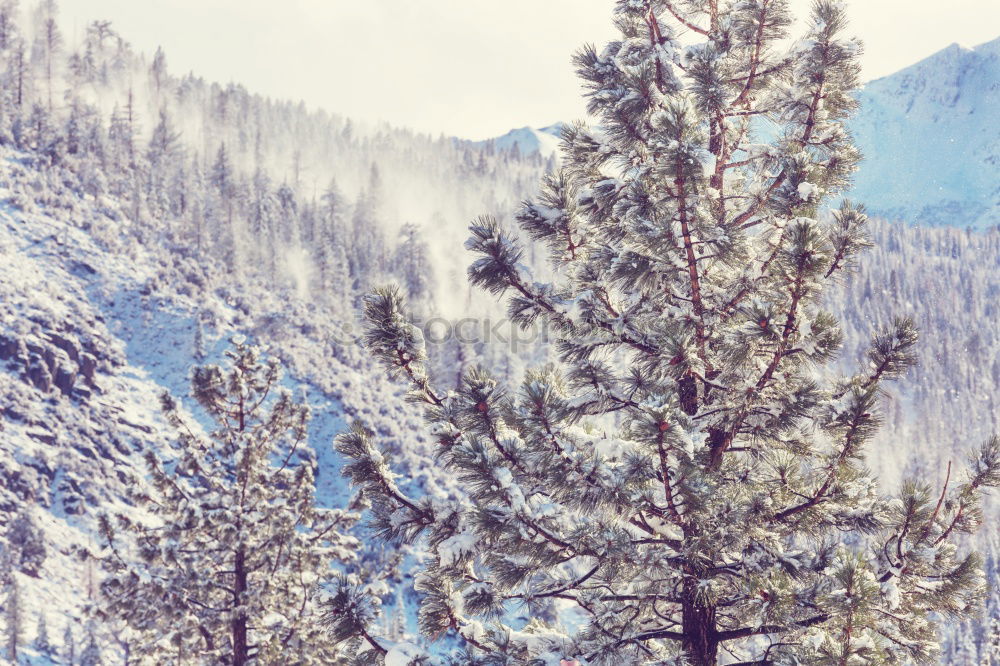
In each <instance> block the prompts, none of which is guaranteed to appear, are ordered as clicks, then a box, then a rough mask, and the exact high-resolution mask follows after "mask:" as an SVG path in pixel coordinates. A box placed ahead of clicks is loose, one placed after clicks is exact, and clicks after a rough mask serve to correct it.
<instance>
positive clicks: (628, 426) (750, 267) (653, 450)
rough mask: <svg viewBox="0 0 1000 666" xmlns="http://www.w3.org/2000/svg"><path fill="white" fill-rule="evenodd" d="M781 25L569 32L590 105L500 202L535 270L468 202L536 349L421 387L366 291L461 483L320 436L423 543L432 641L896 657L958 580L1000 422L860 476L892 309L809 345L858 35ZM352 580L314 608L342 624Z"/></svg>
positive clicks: (675, 5) (834, 243) (777, 7)
mask: <svg viewBox="0 0 1000 666" xmlns="http://www.w3.org/2000/svg"><path fill="white" fill-rule="evenodd" d="M791 23H792V16H791V15H790V13H789V8H788V3H787V2H785V1H784V0H738V1H722V2H720V1H719V0H685V1H683V2H668V1H667V0H619V2H618V3H617V6H616V11H615V24H616V26H617V27H618V28H619V29H620V31H621V38H620V39H619V40H617V41H614V42H612V43H610V44H609V45H608V46H607V47H606V48H605V49H604V50H603V51H600V52H598V51H596V50H595V49H594V48H592V47H586V48H584V49H583V50H582V52H581V53H580V54H579V55H578V56H577V58H576V64H577V67H578V71H579V73H580V75H581V76H582V77H583V79H584V80H585V82H586V85H587V86H588V88H589V93H588V97H589V110H590V112H591V113H592V114H594V115H595V116H596V117H597V118H598V119H599V122H600V128H599V129H589V128H587V127H585V126H583V125H582V124H578V125H576V126H573V127H570V128H568V129H567V130H566V131H565V133H564V135H563V155H564V165H563V167H562V169H561V170H560V171H559V172H557V173H554V174H552V175H550V176H549V177H547V178H546V179H545V182H544V183H543V188H542V192H541V194H540V196H539V198H538V200H537V201H532V202H528V203H526V205H525V206H524V208H523V212H522V213H521V214H520V216H519V222H520V224H521V227H522V229H523V230H524V232H525V233H526V234H527V235H528V236H530V237H532V238H533V239H535V240H536V241H541V242H543V243H545V244H546V245H547V246H548V247H549V249H550V250H551V255H552V263H553V268H554V271H555V274H556V276H557V279H556V281H555V282H553V283H551V284H538V283H536V282H535V281H534V280H533V279H532V277H530V276H529V275H528V274H527V270H526V269H525V268H524V267H523V265H522V263H521V261H520V258H521V256H522V254H523V253H524V249H523V248H522V245H521V244H520V242H519V241H518V240H517V238H516V237H515V236H514V235H512V234H511V233H509V232H507V231H505V230H504V229H502V228H501V226H500V225H499V224H498V223H497V222H495V221H493V220H492V219H482V220H480V221H478V222H476V223H475V224H474V225H473V227H472V238H471V239H470V241H469V243H468V247H469V248H470V249H471V250H473V251H474V252H476V253H478V254H479V255H480V258H479V259H478V260H476V261H475V263H474V264H473V265H472V266H471V268H470V269H469V275H470V279H471V281H472V282H473V283H474V284H476V285H479V286H481V287H484V288H485V289H486V290H487V291H489V292H490V293H493V294H504V293H506V294H509V312H510V316H511V318H512V319H513V320H514V321H516V322H518V323H519V324H521V325H523V326H526V327H527V326H531V325H533V324H536V323H539V322H545V323H546V324H547V325H548V329H549V331H550V332H551V334H552V335H553V337H554V339H553V340H552V341H551V342H552V344H553V345H555V347H556V348H557V349H558V351H559V354H560V357H561V362H560V363H558V364H556V365H553V366H547V367H542V368H538V369H536V370H534V371H531V372H529V373H527V375H526V377H525V379H524V382H523V384H522V385H521V386H520V387H514V388H510V387H507V386H505V385H503V384H501V383H499V382H498V381H497V380H496V379H495V378H494V377H493V376H491V374H490V373H489V372H488V371H487V370H484V369H478V370H474V371H472V372H470V373H468V374H467V375H466V376H465V377H464V379H463V383H462V385H461V387H460V388H459V390H458V391H456V392H443V391H440V390H438V389H437V388H436V387H435V386H433V384H432V381H431V378H430V377H429V376H428V373H427V372H426V369H425V350H424V347H423V340H422V337H421V335H420V331H419V330H418V329H417V328H416V327H414V326H413V325H412V324H410V323H409V322H408V321H407V319H406V315H405V312H404V303H403V302H402V298H401V297H400V295H399V292H398V290H395V289H391V288H390V289H383V290H380V291H378V292H376V293H375V294H374V295H373V296H371V297H369V298H368V300H367V302H366V317H367V321H368V329H367V344H368V346H369V348H370V349H371V350H372V352H373V353H374V354H376V355H377V356H378V357H380V358H381V359H382V360H383V361H384V362H385V363H386V365H387V366H388V368H389V369H390V371H391V372H392V373H394V374H396V375H400V376H403V377H404V378H405V379H407V380H408V381H409V383H410V384H411V387H412V397H413V399H414V400H415V401H417V402H420V403H423V404H424V405H425V406H426V408H427V416H428V420H429V422H430V423H431V424H432V426H433V427H434V429H435V432H436V436H437V439H438V441H439V443H440V447H441V459H442V461H443V463H444V464H445V465H447V466H448V468H450V469H451V470H452V471H453V472H454V473H455V474H456V475H457V476H458V477H459V478H460V479H461V480H462V482H463V483H464V485H465V487H466V488H467V489H468V494H469V497H468V500H467V501H455V502H451V503H447V502H443V501H440V500H432V499H430V498H427V499H422V500H421V499H414V498H410V497H407V496H406V495H405V494H404V492H403V490H402V489H401V488H400V487H399V486H398V485H397V484H396V482H395V480H394V475H393V474H392V472H391V471H390V467H389V464H388V461H387V460H386V458H385V455H384V454H383V452H382V451H381V450H380V449H379V448H377V446H376V443H375V438H374V436H373V434H372V433H371V432H370V431H368V430H367V429H365V428H364V427H363V426H362V425H356V426H355V427H354V428H353V429H352V430H351V431H350V432H349V433H347V434H345V435H343V436H341V437H340V439H339V441H338V445H337V446H338V448H339V450H340V451H341V452H343V453H344V454H346V455H347V456H348V457H349V458H351V459H352V462H351V463H350V464H349V465H347V466H346V467H345V473H347V474H348V475H350V477H351V478H352V480H353V481H354V482H355V483H356V484H358V485H360V486H362V487H363V488H364V489H365V492H366V494H367V495H368V497H369V498H370V500H371V502H372V507H373V512H374V526H375V527H376V528H377V530H378V532H379V533H380V534H381V535H383V536H384V537H387V538H390V539H397V540H402V541H413V540H415V539H417V538H419V537H423V538H424V539H425V541H426V543H427V544H428V546H429V547H430V549H431V550H432V552H433V554H434V557H433V560H432V562H431V564H430V565H429V566H428V567H427V568H426V570H425V571H424V572H423V573H422V575H421V576H420V577H419V578H418V581H419V583H418V584H419V588H420V590H421V591H422V592H423V601H422V608H421V612H420V623H421V629H422V631H423V633H424V634H425V635H426V636H429V637H434V636H440V635H442V634H443V633H444V632H446V631H448V630H449V629H454V630H457V632H458V633H459V634H460V635H461V636H462V637H463V638H464V639H465V641H466V642H467V644H468V650H469V654H468V655H466V656H462V657H460V658H459V660H458V661H459V662H460V663H481V664H485V663H489V664H538V665H541V664H550V663H559V661H560V659H563V658H565V659H566V660H567V662H568V663H576V662H577V661H578V662H579V663H581V664H623V663H625V664H638V663H650V664H652V663H656V664H667V663H676V664H680V663H684V664H693V665H695V666H705V665H708V664H716V663H720V662H721V661H725V662H726V663H736V662H739V663H747V664H749V663H755V664H791V663H809V664H847V663H870V664H896V663H905V662H908V661H917V662H926V661H928V660H930V659H932V658H933V656H934V654H935V653H936V652H937V651H938V645H937V642H936V637H935V624H934V622H933V621H932V620H931V617H940V616H961V615H963V614H965V613H967V612H971V611H973V610H974V609H975V608H976V607H977V605H978V604H979V603H980V600H981V598H982V592H983V590H982V588H983V585H982V577H981V572H980V557H979V556H978V554H976V553H967V552H960V550H959V548H958V546H957V544H956V537H958V535H960V534H962V533H968V532H971V531H973V530H974V529H975V528H976V526H977V524H978V522H979V519H980V510H979V495H980V492H981V491H982V490H983V489H984V488H987V487H992V486H996V485H997V484H998V482H1000V439H997V438H993V439H990V440H989V441H988V442H986V443H985V444H984V445H983V446H982V447H981V448H980V449H979V450H978V452H976V453H975V454H974V455H973V456H972V457H971V461H970V465H969V470H968V472H964V471H960V470H959V468H958V467H956V468H954V469H950V468H949V470H948V473H947V474H943V477H944V478H939V479H927V480H915V481H911V482H908V483H906V484H905V485H903V487H902V488H901V490H900V492H899V493H898V494H897V495H896V496H887V495H886V494H884V492H883V491H881V490H880V489H879V487H878V484H877V481H876V479H874V478H873V477H872V475H871V474H870V473H869V471H868V470H867V469H866V467H865V465H864V454H865V444H866V442H867V441H868V440H869V439H870V438H871V436H872V434H873V433H874V432H875V431H876V429H877V428H878V425H879V418H880V417H879V409H880V407H879V396H880V395H881V394H882V393H883V392H884V391H885V384H886V382H887V381H889V380H892V379H897V378H900V377H901V376H903V374H904V373H905V371H906V370H907V368H909V367H910V366H911V365H912V364H913V362H914V345H915V343H916V340H917V334H916V331H915V329H914V326H913V324H912V323H911V322H910V321H908V320H905V319H898V320H896V321H894V322H892V323H891V324H889V325H888V326H886V327H885V328H883V329H881V330H879V331H878V332H877V333H876V334H875V335H874V338H873V342H872V345H871V349H870V351H869V353H868V356H867V359H866V360H865V362H864V364H863V367H862V368H861V369H860V370H859V372H858V373H857V374H856V375H854V376H849V377H838V376H835V374H834V373H833V372H832V370H830V369H827V368H825V367H824V365H825V363H826V362H827V361H829V360H830V359H831V358H832V357H834V356H835V354H836V353H837V351H838V348H839V344H840V339H841V333H840V329H839V327H838V324H837V321H836V319H835V318H834V317H833V316H832V315H831V314H829V313H827V312H824V311H823V310H822V309H821V298H822V296H823V293H824V289H825V288H826V287H827V286H828V285H829V284H830V283H831V281H833V280H835V279H837V278H838V277H839V276H841V275H843V274H844V273H845V271H846V269H848V268H849V267H850V266H851V265H852V262H853V259H854V258H855V256H856V255H857V253H858V252H859V251H860V250H862V249H863V248H864V247H865V246H866V245H867V244H868V240H867V236H866V230H865V222H866V217H865V215H864V213H863V210H862V209H861V208H859V207H856V206H853V205H851V204H850V203H844V204H842V205H841V206H840V207H839V209H838V210H836V211H835V212H833V213H830V214H822V213H821V209H820V207H821V205H822V204H823V203H824V202H825V201H827V200H828V199H829V197H831V196H832V195H836V194H837V193H838V192H841V191H843V189H844V187H845V186H846V185H847V183H848V181H849V177H850V174H851V172H852V170H853V167H854V164H855V163H856V162H857V160H858V157H859V156H858V153H857V151H856V150H855V149H854V147H853V146H852V145H851V142H850V137H849V136H848V134H847V132H846V130H845V129H844V126H843V121H844V119H845V118H846V117H847V116H848V115H849V113H850V112H851V110H852V109H853V107H854V105H855V103H854V100H853V98H852V91H853V90H854V88H855V87H856V85H857V81H858V64H857V57H858V54H859V51H860V47H859V45H858V44H857V43H856V42H854V41H851V40H847V39H844V38H842V37H841V33H842V32H843V30H844V28H845V25H846V17H845V9H844V3H842V2H836V1H833V0H817V1H816V2H815V3H814V6H813V10H812V14H811V18H810V20H809V23H808V26H809V27H808V34H807V35H806V36H805V38H804V39H801V40H800V41H797V42H795V43H794V44H793V45H792V46H791V47H790V48H787V49H786V48H784V46H783V44H784V39H785V33H786V29H787V27H788V26H789V25H790V24H791ZM685 33H686V35H688V36H690V37H691V38H692V39H690V40H689V41H690V42H691V43H689V44H688V45H687V46H684V45H682V44H681V43H680V41H679V36H680V35H682V34H685ZM942 471H943V470H942ZM932 484H936V485H933V486H932ZM356 601H357V603H356V604H355V605H350V606H348V611H346V612H343V613H342V614H341V616H340V618H339V622H338V623H334V625H333V628H334V630H335V631H340V632H344V631H348V630H349V628H350V627H351V626H353V628H354V629H355V630H356V633H357V632H358V631H360V630H361V629H367V628H368V627H370V626H371V624H370V622H369V620H368V618H367V617H366V616H365V604H364V603H363V600H360V599H358V600H356ZM553 604H555V605H553ZM355 609H356V612H355ZM553 609H555V615H556V620H555V621H550V622H546V621H544V620H543V619H542V618H543V617H545V616H549V615H551V614H552V612H553ZM514 611H522V612H524V613H527V614H528V615H530V616H532V620H531V621H530V622H529V623H528V624H527V625H524V624H523V623H516V622H514V621H513V620H512V618H514V617H515V614H514ZM932 614H936V615H932Z"/></svg>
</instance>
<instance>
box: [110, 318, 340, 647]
mask: <svg viewBox="0 0 1000 666" xmlns="http://www.w3.org/2000/svg"><path fill="white" fill-rule="evenodd" d="M233 342H234V344H233V347H232V349H230V350H228V351H227V352H226V357H227V362H226V364H225V365H224V366H221V367H220V366H217V365H207V366H199V367H196V368H195V369H194V371H193V374H192V382H191V385H192V395H193V396H194V398H195V400H196V401H197V403H198V405H199V406H200V407H201V408H202V409H203V410H204V412H205V414H206V415H207V416H208V417H209V418H210V419H211V422H212V425H213V427H214V429H213V430H211V431H210V432H209V433H208V434H207V435H202V434H201V433H200V432H199V431H198V430H197V429H196V428H195V427H193V426H192V424H191V423H190V422H189V421H188V420H187V419H186V418H185V417H184V416H183V415H182V414H181V411H180V408H179V405H178V404H177V402H176V401H175V400H174V399H173V398H172V397H170V396H169V395H167V394H164V396H163V408H164V410H165V413H166V415H167V419H168V421H169V422H170V423H171V425H173V427H174V428H175V429H176V431H177V435H178V438H179V439H178V443H179V447H178V448H177V450H176V452H175V453H176V458H174V459H168V458H166V457H164V456H161V455H158V454H157V453H156V452H152V451H150V452H149V453H148V454H147V463H148V468H149V475H150V478H151V481H152V492H149V493H144V492H141V491H137V492H136V493H134V496H133V497H132V499H133V501H134V502H135V504H136V506H137V507H139V508H141V509H144V510H145V511H147V512H148V514H149V515H150V519H149V520H141V519H135V518H130V517H128V516H125V515H119V516H117V517H116V518H115V519H112V518H110V517H106V516H105V517H104V518H103V519H102V521H101V523H102V533H103V536H104V539H105V542H106V546H107V549H106V556H105V557H104V564H105V565H106V568H107V570H108V576H107V578H106V579H105V580H104V582H103V583H102V586H101V589H102V592H103V594H104V597H105V599H104V601H103V602H102V604H101V605H100V607H99V608H98V609H97V612H98V615H104V614H106V615H109V616H111V617H114V618H116V619H119V620H121V621H123V622H125V623H126V624H127V625H128V627H129V628H130V629H131V630H133V631H134V632H135V634H136V636H137V639H138V640H136V641H135V651H134V653H135V656H136V657H137V658H139V659H140V660H141V659H146V660H153V661H157V662H158V663H166V662H168V661H171V660H173V659H176V658H183V659H195V660H196V661H199V663H200V662H202V661H215V660H221V661H222V662H223V663H228V664H233V665H234V666H239V665H241V664H247V663H250V662H253V663H278V661H281V660H285V659H288V660H290V661H289V662H287V663H292V662H294V663H298V664H323V663H330V661H331V660H332V659H334V658H335V657H336V656H337V652H336V650H335V648H334V646H333V645H332V643H331V642H330V641H329V640H328V639H327V637H326V635H325V633H324V632H322V631H320V630H319V628H318V627H319V623H318V620H317V618H316V617H314V615H317V614H318V612H319V611H318V606H317V604H318V601H317V588H318V585H319V584H320V583H321V582H322V581H323V579H324V578H325V577H326V576H328V575H330V574H331V573H332V572H331V570H330V566H331V563H332V562H334V561H341V562H343V561H348V560H350V559H352V558H353V557H354V554H355V551H356V548H357V541H356V539H354V537H352V536H350V535H348V534H347V533H346V530H347V528H349V527H350V526H351V525H352V524H353V523H354V522H355V520H356V516H355V515H354V514H352V513H349V512H345V511H341V510H334V509H323V508H319V507H317V506H316V505H315V501H314V495H315V483H314V468H315V464H316V462H315V456H314V454H313V452H312V450H311V449H310V448H309V447H308V445H307V441H306V438H307V434H308V423H309V408H308V407H307V406H306V405H304V404H301V403H299V402H296V401H295V400H294V399H293V398H292V394H291V392H290V391H289V390H288V389H286V388H284V387H282V385H281V366H280V364H279V363H278V361H277V360H275V359H268V360H264V359H262V358H261V356H260V350H259V349H258V348H256V347H254V346H251V345H249V344H246V343H245V342H244V340H243V339H242V338H241V337H237V338H234V340H233ZM279 655H280V657H279Z"/></svg>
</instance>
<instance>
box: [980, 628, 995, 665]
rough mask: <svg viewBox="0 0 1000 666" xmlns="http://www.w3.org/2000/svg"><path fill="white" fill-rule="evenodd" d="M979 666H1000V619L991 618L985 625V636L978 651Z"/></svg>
mask: <svg viewBox="0 0 1000 666" xmlns="http://www.w3.org/2000/svg"><path fill="white" fill-rule="evenodd" d="M979 663H980V665H981V666H1000V618H998V617H996V616H993V617H991V618H989V621H988V622H987V623H986V636H985V637H984V639H983V645H982V647H981V649H980V650H979Z"/></svg>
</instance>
